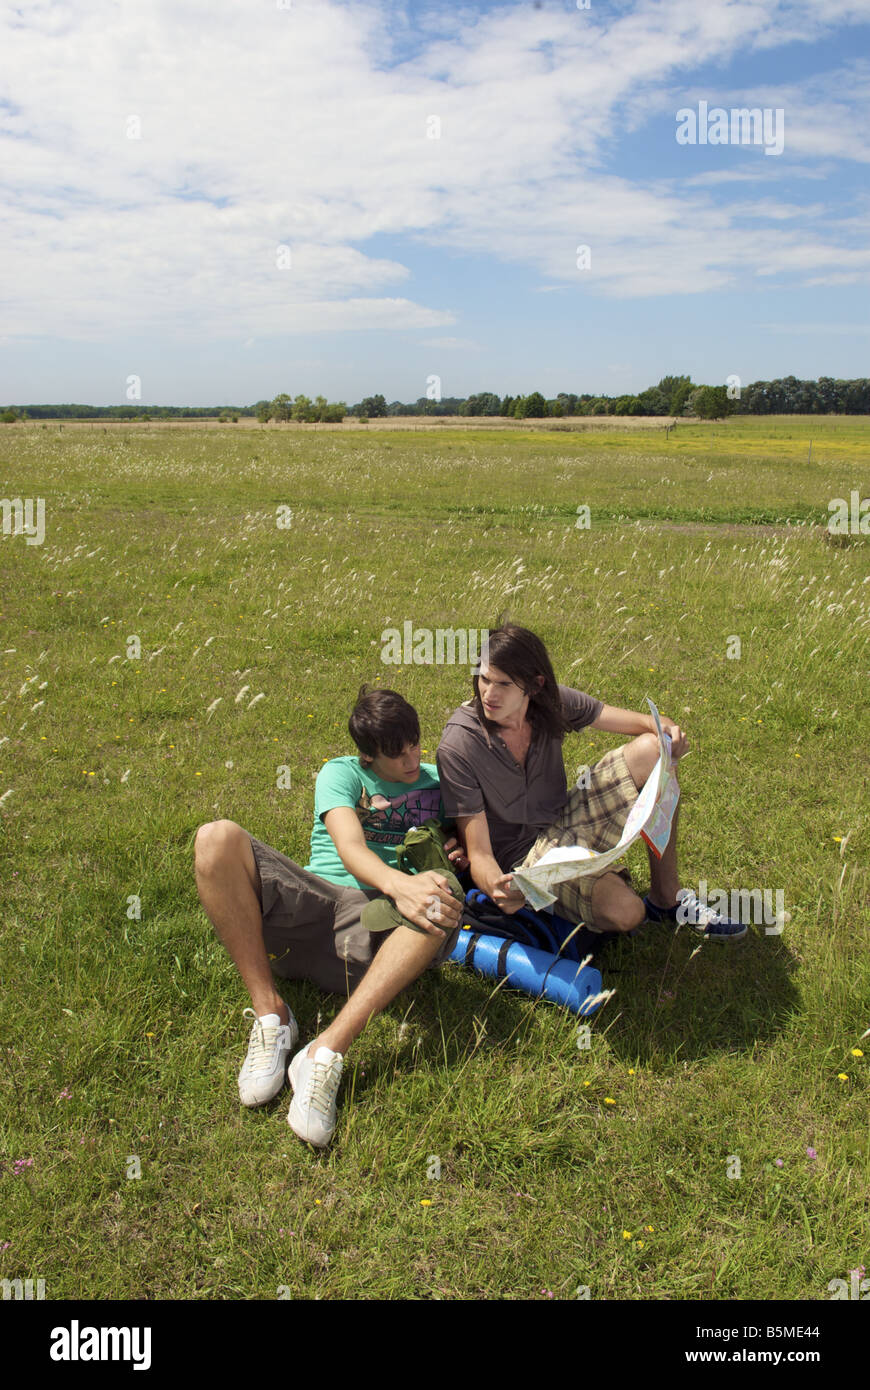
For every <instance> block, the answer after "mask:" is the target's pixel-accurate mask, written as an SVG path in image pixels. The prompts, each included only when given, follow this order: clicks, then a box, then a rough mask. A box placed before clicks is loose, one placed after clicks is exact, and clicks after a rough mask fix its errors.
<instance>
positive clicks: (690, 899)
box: [678, 888, 725, 927]
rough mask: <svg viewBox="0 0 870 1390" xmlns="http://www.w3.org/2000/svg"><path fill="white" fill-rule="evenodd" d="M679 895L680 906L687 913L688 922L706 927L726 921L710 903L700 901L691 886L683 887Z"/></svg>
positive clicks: (686, 919)
mask: <svg viewBox="0 0 870 1390" xmlns="http://www.w3.org/2000/svg"><path fill="white" fill-rule="evenodd" d="M678 896H679V898H680V906H681V907H682V908H683V910H684V912H685V913H686V916H685V918H684V920H685V921H686V922H688V923H692V922H694V923H698V924H702V925H703V926H705V927H715V926H718V925H719V923H721V922H724V921H725V918H724V917H723V916H722V914H721V913H720V912H716V910H715V909H714V908H712V907H710V906H709V904H708V903H702V902H699V901H698V899H697V898H696V897H695V894H694V892H693V891H692V889H691V888H685V889H682V890H681V892H680V894H678Z"/></svg>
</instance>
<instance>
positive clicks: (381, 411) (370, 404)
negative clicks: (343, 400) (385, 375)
mask: <svg viewBox="0 0 870 1390" xmlns="http://www.w3.org/2000/svg"><path fill="white" fill-rule="evenodd" d="M360 410H361V411H362V413H363V415H367V416H368V417H369V418H370V419H374V418H378V419H380V418H385V417H386V414H387V402H386V401H385V400H384V397H383V396H366V398H365V400H364V401H362V403H361V404H360Z"/></svg>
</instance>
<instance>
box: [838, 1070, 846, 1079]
mask: <svg viewBox="0 0 870 1390" xmlns="http://www.w3.org/2000/svg"><path fill="white" fill-rule="evenodd" d="M837 1080H838V1081H848V1080H849V1078H848V1076H847V1075H846V1073H845V1072H844V1071H838V1072H837Z"/></svg>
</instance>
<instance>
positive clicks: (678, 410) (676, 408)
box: [668, 381, 695, 415]
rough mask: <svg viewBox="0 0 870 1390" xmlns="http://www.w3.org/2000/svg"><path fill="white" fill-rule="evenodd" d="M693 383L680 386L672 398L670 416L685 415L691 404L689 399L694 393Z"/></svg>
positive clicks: (684, 383) (689, 382) (669, 409)
mask: <svg viewBox="0 0 870 1390" xmlns="http://www.w3.org/2000/svg"><path fill="white" fill-rule="evenodd" d="M694 389H695V388H694V386H693V385H692V383H691V381H684V382H683V384H682V386H678V387H677V389H676V390H675V391H674V393H673V395H672V396H671V400H670V406H669V408H668V414H669V415H683V414H684V413H685V410H686V406H687V405H688V402H689V397H690V396H691V394H692V392H693V391H694Z"/></svg>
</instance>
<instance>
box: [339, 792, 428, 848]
mask: <svg viewBox="0 0 870 1390" xmlns="http://www.w3.org/2000/svg"><path fill="white" fill-rule="evenodd" d="M440 801H441V792H440V789H439V788H438V787H421V788H420V789H419V790H417V791H410V792H403V793H402V794H401V795H400V796H382V795H381V793H380V792H375V794H374V796H369V793H368V792H367V791H366V789H365V787H363V789H362V793H361V795H360V798H359V800H358V801H357V803H356V807H355V810H356V813H357V815H358V816H359V819H360V823H361V825H362V828H363V834H364V835H365V837H366V840H369V841H372V842H374V843H375V844H379V845H394V846H395V845H400V844H401V843H402V841H403V840H404V838H405V836H406V835H407V833H408V831H409V830H410V829H411V828H412V827H413V826H415V825H422V824H423V823H424V821H427V820H430V819H435V820H437V818H438V810H439V806H440Z"/></svg>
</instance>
